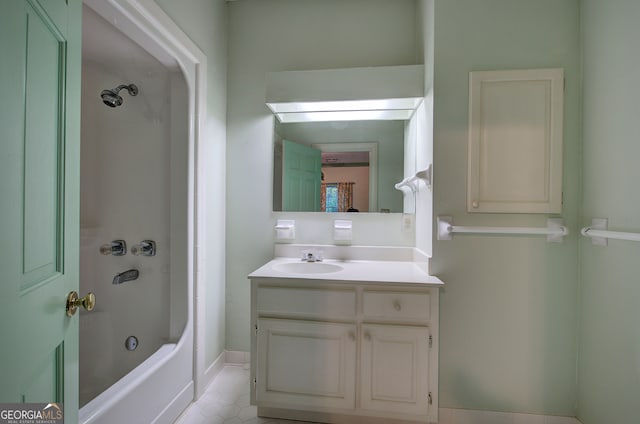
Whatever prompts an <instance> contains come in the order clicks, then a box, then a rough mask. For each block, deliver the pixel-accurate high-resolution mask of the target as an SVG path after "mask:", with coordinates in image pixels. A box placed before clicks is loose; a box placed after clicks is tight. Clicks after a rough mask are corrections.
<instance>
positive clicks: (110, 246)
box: [100, 240, 127, 256]
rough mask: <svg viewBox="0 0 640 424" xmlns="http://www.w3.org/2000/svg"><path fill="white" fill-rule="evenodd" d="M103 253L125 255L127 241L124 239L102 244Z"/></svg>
mask: <svg viewBox="0 0 640 424" xmlns="http://www.w3.org/2000/svg"><path fill="white" fill-rule="evenodd" d="M100 253H102V254H103V255H113V256H123V255H124V254H126V253H127V243H126V242H125V241H124V240H114V241H112V242H111V243H107V244H103V245H102V246H100Z"/></svg>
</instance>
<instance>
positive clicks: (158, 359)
mask: <svg viewBox="0 0 640 424" xmlns="http://www.w3.org/2000/svg"><path fill="white" fill-rule="evenodd" d="M175 347H176V344H175V343H168V344H164V345H162V346H160V348H159V349H158V350H157V351H155V352H154V353H153V354H152V355H151V356H150V357H149V358H147V359H146V360H145V361H144V362H143V363H141V364H140V365H138V366H137V367H136V368H134V369H133V370H132V371H131V372H129V373H128V374H127V375H125V376H124V377H122V378H121V379H120V380H118V381H116V382H115V383H114V384H113V385H111V387H109V388H108V389H107V390H105V391H104V392H102V393H100V394H99V395H98V396H96V397H95V398H94V399H92V400H91V401H90V402H88V403H87V404H86V405H85V406H83V407H82V408H80V412H79V416H78V421H79V422H80V423H82V424H91V423H92V422H93V421H94V420H95V418H96V417H99V416H101V415H102V414H103V413H104V412H105V411H106V410H108V409H110V408H112V407H113V406H114V405H116V404H117V403H118V402H120V400H122V399H123V398H125V397H126V396H128V395H129V394H130V393H131V391H132V390H134V389H136V388H137V384H135V383H136V382H138V381H140V380H145V379H146V378H148V377H149V376H150V375H152V374H153V373H154V372H156V370H158V369H159V368H160V367H162V366H163V365H164V364H165V363H166V362H167V361H168V360H169V359H170V358H171V356H172V354H171V353H172V352H173V351H174V349H175Z"/></svg>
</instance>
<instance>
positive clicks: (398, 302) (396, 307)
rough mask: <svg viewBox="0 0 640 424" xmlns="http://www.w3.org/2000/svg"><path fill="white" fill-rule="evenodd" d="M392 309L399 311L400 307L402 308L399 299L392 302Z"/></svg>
mask: <svg viewBox="0 0 640 424" xmlns="http://www.w3.org/2000/svg"><path fill="white" fill-rule="evenodd" d="M393 309H395V310H396V311H399V310H400V309H402V305H401V304H400V301H398V300H396V301H395V302H393Z"/></svg>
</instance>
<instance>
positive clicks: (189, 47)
mask: <svg viewBox="0 0 640 424" xmlns="http://www.w3.org/2000/svg"><path fill="white" fill-rule="evenodd" d="M85 4H86V5H87V6H89V7H90V8H92V9H93V10H94V11H96V12H97V13H98V14H99V15H101V16H102V17H103V18H105V19H107V20H108V21H109V22H111V23H113V24H114V25H115V26H116V27H118V28H119V29H120V30H121V31H122V32H123V33H125V34H126V35H127V36H128V37H130V38H131V39H132V40H134V41H136V42H137V43H138V44H140V45H142V46H144V47H145V49H146V50H147V51H149V53H151V54H152V55H153V56H155V57H156V58H157V59H158V60H160V62H162V63H167V62H166V61H167V60H168V61H175V62H177V63H178V66H179V67H180V69H181V70H182V73H183V76H184V79H185V81H186V85H187V91H188V100H187V103H188V190H187V191H188V205H187V231H188V235H187V239H188V242H187V261H188V263H187V270H188V272H187V274H188V275H187V299H188V302H187V309H188V310H187V322H186V325H185V328H184V332H183V334H182V335H181V336H180V338H179V340H178V342H177V343H176V344H167V345H164V346H162V347H161V348H160V349H159V350H158V351H157V352H156V353H155V354H154V355H152V356H151V357H150V358H149V359H147V360H146V361H145V362H143V363H142V364H141V365H139V366H138V367H137V368H135V369H134V370H133V371H132V372H131V373H129V374H128V375H126V376H125V377H123V378H122V379H121V380H120V381H119V382H117V383H116V384H115V385H114V386H112V389H108V390H106V391H105V392H104V393H103V394H102V395H100V396H99V402H90V403H89V404H87V405H86V406H85V407H84V408H82V409H81V410H80V423H83V424H89V423H112V422H130V420H131V419H132V417H135V419H136V420H137V421H139V422H150V423H151V422H154V423H156V422H157V423H164V422H166V423H170V422H173V421H174V420H175V418H176V417H177V416H178V414H179V413H180V412H181V411H182V410H183V409H184V408H185V407H186V406H187V405H188V404H189V403H190V402H191V400H192V399H193V397H194V393H196V392H201V390H202V388H203V386H204V385H205V381H204V378H200V377H204V375H205V370H204V366H205V359H204V348H203V347H201V346H202V345H203V344H202V342H201V341H202V340H203V339H204V331H203V327H202V326H198V325H195V324H194V323H198V322H203V321H204V305H202V303H203V302H204V296H203V292H204V287H203V282H204V281H206V279H205V275H204V273H205V272H206V269H205V267H203V266H198V265H199V264H200V263H201V261H202V258H205V257H206V256H205V248H206V245H207V240H206V239H205V240H198V237H197V234H199V233H200V234H201V233H203V229H204V220H203V219H202V216H203V214H202V213H201V208H202V206H199V202H198V199H199V198H202V195H203V194H204V191H203V189H202V185H200V184H198V181H200V180H201V178H200V173H202V172H203V170H204V169H205V168H204V167H203V166H199V160H200V159H199V158H200V157H201V156H199V154H198V153H199V150H200V149H201V145H200V143H199V141H200V137H201V134H203V131H204V123H203V117H204V116H206V103H205V96H204V93H206V81H205V76H206V75H207V72H206V66H207V65H206V57H205V56H204V54H203V53H202V52H201V51H200V50H199V49H198V47H197V46H195V44H194V43H193V42H192V41H191V40H190V39H189V38H188V37H187V36H186V35H185V34H184V33H183V32H182V31H181V30H180V29H179V28H178V27H177V26H176V25H175V23H174V22H173V21H172V20H171V19H170V18H169V17H168V16H167V15H166V14H165V13H164V11H162V9H160V7H158V5H157V4H156V3H155V2H154V1H153V0H85ZM175 62H174V64H175ZM202 180H203V181H204V179H202ZM196 246H197V250H196ZM194 362H195V366H194ZM97 400H98V399H97Z"/></svg>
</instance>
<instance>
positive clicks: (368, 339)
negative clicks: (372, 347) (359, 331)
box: [364, 331, 371, 341]
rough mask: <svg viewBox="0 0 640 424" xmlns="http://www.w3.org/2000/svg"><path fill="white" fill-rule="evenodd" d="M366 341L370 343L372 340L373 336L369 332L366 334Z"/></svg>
mask: <svg viewBox="0 0 640 424" xmlns="http://www.w3.org/2000/svg"><path fill="white" fill-rule="evenodd" d="M364 339H365V340H366V341H370V340H371V334H370V333H369V332H368V331H367V332H365V333H364Z"/></svg>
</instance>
